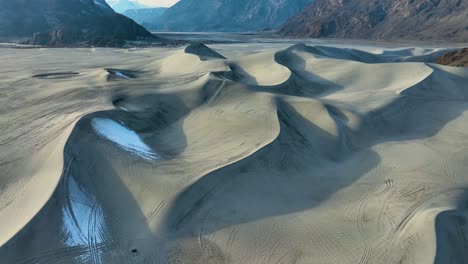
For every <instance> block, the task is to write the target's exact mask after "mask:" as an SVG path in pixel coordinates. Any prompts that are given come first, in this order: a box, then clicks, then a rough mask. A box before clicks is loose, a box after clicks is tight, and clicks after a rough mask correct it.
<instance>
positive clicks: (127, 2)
mask: <svg viewBox="0 0 468 264" xmlns="http://www.w3.org/2000/svg"><path fill="white" fill-rule="evenodd" d="M107 3H108V4H109V5H110V6H111V7H112V9H114V11H115V12H117V13H121V14H123V13H124V12H125V11H127V10H130V9H140V8H146V7H147V6H145V5H143V4H140V3H139V2H138V1H137V0H107Z"/></svg>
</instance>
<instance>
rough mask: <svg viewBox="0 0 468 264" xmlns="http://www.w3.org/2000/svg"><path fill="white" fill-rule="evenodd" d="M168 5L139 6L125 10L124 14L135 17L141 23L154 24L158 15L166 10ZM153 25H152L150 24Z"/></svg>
mask: <svg viewBox="0 0 468 264" xmlns="http://www.w3.org/2000/svg"><path fill="white" fill-rule="evenodd" d="M166 10H167V7H153V8H150V7H148V8H137V9H128V10H125V11H124V12H123V13H122V14H123V15H125V16H126V17H129V18H131V19H133V20H134V21H135V22H137V23H138V24H140V25H143V26H145V25H148V24H152V23H153V22H154V21H155V20H156V19H157V18H158V17H160V16H161V15H162V14H164V12H166ZM149 27H151V26H149Z"/></svg>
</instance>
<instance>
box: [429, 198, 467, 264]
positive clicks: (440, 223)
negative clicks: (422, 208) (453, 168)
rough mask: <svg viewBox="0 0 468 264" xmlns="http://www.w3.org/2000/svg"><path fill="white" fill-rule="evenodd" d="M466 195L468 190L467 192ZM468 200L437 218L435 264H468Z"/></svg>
mask: <svg viewBox="0 0 468 264" xmlns="http://www.w3.org/2000/svg"><path fill="white" fill-rule="evenodd" d="M465 193H466V190H465ZM467 209H468V200H467V197H465V199H464V200H462V201H461V202H460V203H459V204H458V206H457V209H454V210H449V211H444V212H441V213H440V214H438V215H437V216H436V218H435V232H436V241H437V242H436V243H437V244H436V248H437V250H436V256H435V259H434V264H459V263H468V210H467Z"/></svg>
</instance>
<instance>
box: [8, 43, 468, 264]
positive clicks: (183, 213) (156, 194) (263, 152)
mask: <svg viewBox="0 0 468 264" xmlns="http://www.w3.org/2000/svg"><path fill="white" fill-rule="evenodd" d="M242 45H253V44H242ZM242 45H241V46H236V44H227V45H210V46H209V47H208V46H206V45H203V44H193V45H191V46H188V47H183V48H173V49H168V48H166V49H164V48H156V49H141V50H135V51H131V52H129V51H125V50H113V49H75V50H51V49H37V50H25V51H24V53H21V54H17V55H18V56H19V58H17V63H16V64H15V67H16V68H15V69H13V70H14V72H16V73H17V74H15V75H12V74H11V69H10V72H8V71H7V69H6V68H5V66H3V67H4V68H5V71H0V72H3V73H0V77H1V78H3V80H4V81H3V82H2V83H1V84H0V85H1V86H0V93H5V94H8V98H6V97H0V110H1V111H0V113H8V115H5V114H0V128H1V129H0V131H2V133H1V134H0V139H1V140H0V145H1V146H2V152H1V153H0V172H1V175H2V177H1V182H0V187H1V190H2V192H1V194H0V224H1V225H2V230H0V244H1V248H0V262H2V263H3V262H5V263H167V264H172V263H190V264H202V263H203V264H207V263H213V264H215V263H216V264H223V263H226V264H227V263H229V264H231V263H258V264H261V263H291V264H293V263H310V262H311V261H314V263H395V264H396V263H430V262H433V263H451V262H450V261H452V262H453V261H455V262H454V263H463V262H464V261H465V260H466V259H468V256H467V255H466V253H464V251H463V250H462V249H463V247H464V245H465V241H464V235H466V234H467V230H466V228H465V226H464V224H463V223H464V222H465V221H466V220H467V217H468V214H467V210H466V199H467V195H466V191H465V190H466V187H467V186H468V180H467V179H466V177H464V173H463V172H464V171H465V170H466V168H465V166H466V165H465V164H466V162H464V161H465V160H466V159H467V158H468V151H467V150H466V148H465V147H464V145H465V144H464V143H465V142H468V134H467V133H466V123H467V118H468V117H467V116H466V115H465V110H466V109H468V103H467V101H466V100H467V98H468V90H467V89H466V83H467V82H468V69H464V68H455V67H449V66H442V65H436V64H432V63H431V62H432V61H434V58H436V57H437V56H439V54H442V53H444V52H446V51H445V50H443V49H422V48H401V49H383V48H377V47H376V48H375V49H364V48H361V47H349V48H342V47H340V48H338V47H328V46H310V45H304V44H299V45H293V46H290V45H289V46H288V45H283V46H281V47H278V46H274V45H273V46H270V47H267V48H263V47H261V49H259V50H258V51H257V50H255V47H254V46H252V51H250V52H247V51H245V50H242V48H243V47H244V46H242ZM239 50H240V51H239ZM64 52H68V56H69V58H70V60H72V61H73V62H74V63H67V62H64V60H63V54H64ZM114 55H118V56H114ZM0 56H2V57H3V58H5V59H8V56H9V55H8V50H6V49H0ZM40 57H47V58H48V59H49V60H50V61H51V63H50V65H52V66H48V65H43V67H42V68H40V70H38V68H37V63H38V62H37V61H38V60H37V58H40ZM57 68H63V71H57V70H56V69H57ZM2 70H3V69H2ZM3 150H4V151H3Z"/></svg>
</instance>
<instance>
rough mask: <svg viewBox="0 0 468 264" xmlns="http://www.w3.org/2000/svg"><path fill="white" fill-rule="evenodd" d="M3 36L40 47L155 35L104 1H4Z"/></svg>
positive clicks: (0, 19)
mask: <svg viewBox="0 0 468 264" xmlns="http://www.w3.org/2000/svg"><path fill="white" fill-rule="evenodd" d="M0 37H1V38H2V39H13V40H18V39H28V40H29V41H28V42H29V43H31V44H40V45H69V44H77V43H84V42H87V43H90V44H92V45H99V46H102V45H103V46H107V45H116V44H122V41H123V40H136V39H139V38H153V35H152V34H151V33H149V32H148V31H147V30H146V29H144V28H143V27H142V26H140V25H138V24H136V23H135V22H134V21H133V20H131V19H129V18H127V17H125V16H123V15H121V14H118V13H116V12H114V10H112V8H111V7H110V6H109V5H108V4H107V3H106V2H105V1H104V0H0Z"/></svg>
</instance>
